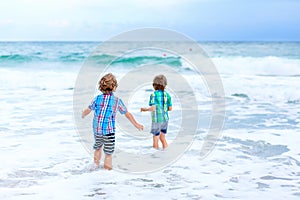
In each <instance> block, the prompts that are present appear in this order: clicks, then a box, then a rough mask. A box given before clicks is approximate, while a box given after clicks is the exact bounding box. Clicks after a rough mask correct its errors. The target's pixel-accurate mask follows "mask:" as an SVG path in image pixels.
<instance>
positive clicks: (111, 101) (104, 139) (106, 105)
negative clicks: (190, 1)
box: [82, 73, 143, 170]
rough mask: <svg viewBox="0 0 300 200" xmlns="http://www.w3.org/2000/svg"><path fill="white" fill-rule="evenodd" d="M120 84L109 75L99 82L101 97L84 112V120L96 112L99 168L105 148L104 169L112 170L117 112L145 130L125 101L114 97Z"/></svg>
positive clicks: (96, 148) (94, 120) (96, 153)
mask: <svg viewBox="0 0 300 200" xmlns="http://www.w3.org/2000/svg"><path fill="white" fill-rule="evenodd" d="M117 86H118V84H117V80H116V77H115V76H114V75H113V74H111V73H109V74H106V75H105V76H103V77H102V78H101V80H100V81H99V90H100V91H101V92H102V94H101V95H98V96H97V97H95V99H94V100H93V101H92V103H91V104H90V105H89V106H88V108H87V109H85V110H84V111H83V112H82V118H84V117H85V116H86V115H88V114H90V112H91V111H92V110H93V111H94V119H93V131H94V138H95V144H94V146H93V148H94V150H95V152H94V162H95V164H96V166H97V167H99V166H100V159H101V151H102V148H103V151H104V154H105V159H104V168H105V169H107V170H110V169H112V154H113V152H114V149H115V132H116V127H115V119H116V114H117V111H119V112H120V113H121V114H125V116H126V117H127V119H128V120H129V121H130V122H131V123H132V124H133V125H134V126H135V127H136V128H137V129H138V130H143V126H142V125H141V124H139V123H137V122H136V121H135V119H134V117H133V115H132V114H131V113H129V112H128V111H127V108H126V106H125V105H124V103H123V101H122V100H121V99H119V98H118V97H116V96H114V94H113V92H115V91H116V88H117Z"/></svg>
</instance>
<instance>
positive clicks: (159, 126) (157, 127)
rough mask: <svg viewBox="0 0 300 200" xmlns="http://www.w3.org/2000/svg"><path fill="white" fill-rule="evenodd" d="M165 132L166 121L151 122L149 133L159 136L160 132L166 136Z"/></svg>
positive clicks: (166, 127) (166, 128)
mask: <svg viewBox="0 0 300 200" xmlns="http://www.w3.org/2000/svg"><path fill="white" fill-rule="evenodd" d="M167 130H168V121H165V122H152V125H151V131H150V133H152V134H153V135H155V136H159V135H160V133H161V132H162V133H164V134H166V133H167Z"/></svg>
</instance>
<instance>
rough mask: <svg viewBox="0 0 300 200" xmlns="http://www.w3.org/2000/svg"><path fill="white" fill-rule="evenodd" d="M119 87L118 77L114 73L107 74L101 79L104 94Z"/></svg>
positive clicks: (100, 86) (100, 87)
mask: <svg viewBox="0 0 300 200" xmlns="http://www.w3.org/2000/svg"><path fill="white" fill-rule="evenodd" d="M117 87H118V83H117V79H116V77H115V76H114V75H113V74H112V73H108V74H106V75H105V76H103V77H102V78H101V79H100V81H99V90H100V91H101V92H103V93H104V94H109V93H111V92H114V91H115V90H116V88H117Z"/></svg>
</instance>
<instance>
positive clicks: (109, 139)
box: [93, 133, 115, 155]
mask: <svg viewBox="0 0 300 200" xmlns="http://www.w3.org/2000/svg"><path fill="white" fill-rule="evenodd" d="M94 138H95V144H94V146H93V148H94V150H98V149H100V148H101V147H102V146H103V145H104V148H103V151H104V153H105V154H108V155H111V154H113V153H114V151H115V134H114V133H110V134H107V135H102V134H97V135H94Z"/></svg>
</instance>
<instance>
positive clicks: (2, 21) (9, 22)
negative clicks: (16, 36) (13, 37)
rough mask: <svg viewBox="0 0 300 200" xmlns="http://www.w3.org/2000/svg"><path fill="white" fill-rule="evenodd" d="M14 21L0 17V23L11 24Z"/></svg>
mask: <svg viewBox="0 0 300 200" xmlns="http://www.w3.org/2000/svg"><path fill="white" fill-rule="evenodd" d="M13 22H14V21H13V20H12V19H2V20H0V25H9V24H12V23H13Z"/></svg>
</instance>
